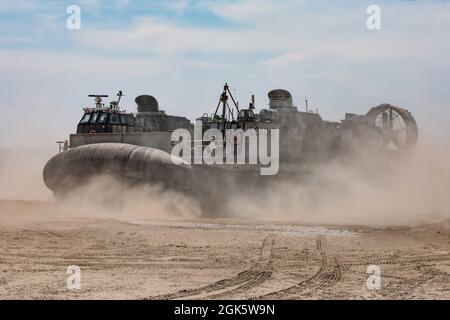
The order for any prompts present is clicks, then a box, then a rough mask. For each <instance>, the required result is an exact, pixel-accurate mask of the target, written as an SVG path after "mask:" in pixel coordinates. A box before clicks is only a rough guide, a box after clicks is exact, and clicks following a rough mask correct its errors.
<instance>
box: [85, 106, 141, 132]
mask: <svg viewBox="0 0 450 320" xmlns="http://www.w3.org/2000/svg"><path fill="white" fill-rule="evenodd" d="M113 132H117V133H122V132H123V133H124V132H136V119H135V117H134V115H133V114H131V113H129V114H126V113H118V112H108V111H93V112H92V111H86V112H85V114H84V115H83V117H82V118H81V120H80V122H79V124H78V127H77V133H113Z"/></svg>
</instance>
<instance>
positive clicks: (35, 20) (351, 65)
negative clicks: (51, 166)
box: [0, 0, 450, 148]
mask: <svg viewBox="0 0 450 320" xmlns="http://www.w3.org/2000/svg"><path fill="white" fill-rule="evenodd" d="M73 4H74V5H78V6H79V7H80V8H81V30H68V29H67V28H66V19H67V17H68V14H67V13H66V8H67V7H68V6H69V5H73ZM369 4H376V5H379V6H380V8H381V19H382V20H381V21H382V24H381V26H382V27H381V30H378V31H370V30H368V29H367V28H366V19H367V17H368V15H367V14H366V8H367V6H368V5H369ZM449 34H450V3H449V2H448V1H441V0H439V1H400V0H397V1H395V0H392V1H363V0H339V1H317V0H315V1H314V0H301V1H299V0H285V1H276V0H241V1H231V0H218V1H208V0H198V1H194V0H173V1H138V0H112V1H106V0H84V1H83V0H79V1H32V0H29V1H25V0H16V1H6V0H0V92H1V96H2V100H3V101H2V105H1V108H2V114H3V117H2V119H3V121H2V126H0V147H12V146H18V147H27V146H29V144H30V137H33V141H34V144H35V145H37V146H46V145H51V146H52V148H53V147H54V142H55V141H56V140H58V139H61V138H65V137H67V136H68V134H69V133H71V132H73V131H74V130H75V127H76V123H77V122H78V120H79V118H80V117H81V112H82V111H81V108H82V107H84V106H87V105H89V104H90V103H91V101H90V99H89V98H88V97H87V95H88V94H90V93H104V94H110V95H112V94H115V92H117V90H123V91H124V93H125V94H126V97H125V98H124V100H123V102H124V107H125V108H126V109H127V110H130V111H134V110H135V105H134V97H135V96H137V95H139V94H143V93H147V94H152V95H154V96H155V97H156V98H157V99H158V100H159V101H160V104H161V105H162V107H163V109H165V110H166V112H167V113H170V114H183V115H186V116H188V117H189V118H190V119H194V118H195V117H196V116H199V115H201V114H202V113H204V112H212V111H213V109H214V107H215V105H216V101H217V97H218V95H219V93H220V91H221V86H222V85H223V84H224V83H225V82H229V83H230V84H231V87H232V88H233V90H234V92H235V95H236V96H237V97H238V99H239V100H240V103H241V105H242V104H246V103H247V102H248V100H249V98H250V95H251V94H252V93H254V94H256V99H257V100H256V101H257V106H258V108H263V107H265V106H266V105H267V98H266V94H267V92H268V91H269V90H270V89H272V88H279V87H281V88H286V89H288V90H290V91H291V92H292V94H293V96H294V102H295V103H296V104H297V105H298V106H299V107H300V108H302V107H303V105H304V97H305V96H307V97H308V99H309V101H310V103H311V104H312V105H313V107H317V108H319V111H320V113H321V115H322V117H323V118H325V119H330V120H339V119H341V118H343V116H344V114H345V112H355V113H365V112H366V111H367V110H368V109H369V108H370V107H372V106H375V105H377V104H379V103H382V102H390V103H393V104H397V105H400V106H404V107H406V108H408V109H410V110H411V111H412V112H413V113H414V115H415V116H416V118H417V120H418V123H419V126H420V127H421V129H422V132H423V133H425V134H429V135H430V136H431V135H435V134H437V133H440V134H442V136H443V137H448V136H449V135H448V134H449V133H450V130H449V129H448V128H447V127H448V123H450V116H449V107H450V106H449V104H450V86H449V83H450V41H449V40H450V36H449ZM18 119H20V121H17V122H16V120H18ZM18 127H19V128H18Z"/></svg>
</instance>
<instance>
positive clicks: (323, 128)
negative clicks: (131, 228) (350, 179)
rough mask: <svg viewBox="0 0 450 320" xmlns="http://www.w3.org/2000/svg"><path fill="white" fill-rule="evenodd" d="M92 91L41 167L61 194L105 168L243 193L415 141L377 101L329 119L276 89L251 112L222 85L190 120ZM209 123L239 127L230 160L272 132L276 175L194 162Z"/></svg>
mask: <svg viewBox="0 0 450 320" xmlns="http://www.w3.org/2000/svg"><path fill="white" fill-rule="evenodd" d="M91 97H94V98H95V107H93V108H84V109H83V110H84V114H83V116H82V118H81V120H80V122H79V123H78V126H77V132H76V133H75V134H71V135H70V139H69V140H70V141H69V142H68V143H67V142H66V143H65V144H64V147H63V148H62V149H63V150H61V151H62V152H60V153H58V154H56V155H55V156H54V157H52V158H51V159H50V160H49V161H48V162H47V164H46V165H45V168H44V172H43V176H44V182H45V184H46V186H47V187H48V188H49V189H50V190H52V191H53V192H54V193H55V194H61V195H62V194H66V193H68V192H70V191H71V190H72V189H73V188H75V187H78V186H82V185H83V184H84V183H87V181H88V180H89V179H92V177H95V176H96V175H101V174H108V175H112V176H114V177H116V178H118V179H120V180H122V181H124V182H126V183H149V184H157V185H160V186H162V187H165V188H170V189H174V190H179V191H183V192H187V193H189V194H191V195H194V196H195V197H199V198H200V199H201V200H204V201H208V199H210V198H212V197H214V196H215V195H217V194H218V193H219V194H223V193H229V192H238V191H239V190H242V189H245V190H247V191H248V190H252V188H255V187H260V186H264V185H267V184H270V183H271V181H274V180H280V179H289V178H292V177H296V176H299V175H301V174H302V172H304V169H305V168H307V167H310V166H311V165H314V166H316V165H319V164H321V163H326V162H327V161H331V160H333V159H336V158H345V157H353V156H355V155H356V154H358V153H364V154H366V155H373V156H377V157H380V156H381V157H398V156H400V155H402V154H407V153H409V152H411V151H412V150H413V149H414V147H415V145H416V143H417V139H418V129H417V124H416V122H415V120H414V118H413V116H412V115H411V113H410V112H409V111H408V110H406V109H403V108H400V107H396V106H393V105H390V104H380V105H378V106H376V107H373V108H371V109H370V110H369V112H368V113H367V114H365V115H356V114H351V113H347V114H346V115H345V119H344V120H342V121H340V122H331V121H325V120H323V119H322V117H321V116H320V115H319V114H318V112H317V111H315V112H314V111H312V110H306V111H299V110H298V109H297V107H295V106H294V105H293V101H292V96H291V94H290V93H289V92H288V91H286V90H283V89H276V90H272V91H270V92H269V93H268V98H269V108H268V109H262V110H261V111H260V112H259V113H257V112H256V110H255V101H254V96H252V100H251V102H250V103H249V106H248V108H245V109H244V108H243V109H240V108H239V105H238V103H237V102H236V100H235V99H234V97H233V95H232V94H231V92H230V90H229V87H228V85H227V84H225V86H224V88H223V91H222V93H221V95H220V98H219V101H218V104H217V107H216V109H215V112H214V113H213V114H211V115H208V114H204V115H203V116H201V117H199V118H198V119H196V123H195V125H194V124H192V123H191V122H190V121H189V120H188V119H187V118H185V117H181V116H171V115H167V114H166V113H165V112H164V111H162V110H160V109H159V105H158V101H157V100H156V99H155V98H154V97H152V96H150V95H141V96H138V97H137V98H136V99H135V102H136V104H137V112H136V113H127V112H125V111H121V110H120V107H119V103H120V99H121V97H122V92H121V91H120V92H119V93H118V97H119V99H118V101H112V102H110V104H109V105H106V106H105V104H104V103H102V98H106V97H107V96H105V95H91ZM230 101H231V103H230ZM230 104H231V105H232V107H230ZM177 129H184V132H187V133H189V135H190V137H194V138H192V140H191V141H188V144H189V148H190V152H189V154H188V155H187V154H186V153H184V154H181V155H173V154H172V151H173V148H174V147H176V146H177V144H179V143H182V142H181V141H179V140H177V139H178V138H176V139H174V133H175V132H176V131H177ZM210 129H215V130H216V131H218V132H221V133H223V137H226V136H227V134H226V132H227V130H240V132H243V133H244V135H243V136H241V137H242V139H239V135H238V136H233V139H231V140H230V139H224V141H221V142H222V143H221V144H219V146H220V148H223V152H221V153H220V154H221V155H223V157H224V158H225V157H226V156H228V157H230V150H232V151H231V152H232V155H231V157H234V158H236V160H237V157H238V154H237V151H236V150H241V151H242V150H244V152H245V159H246V160H248V159H249V155H248V152H249V147H248V144H249V143H250V137H249V136H248V135H245V133H246V132H250V131H251V132H253V133H254V134H256V135H257V136H259V135H260V133H261V132H263V131H269V132H270V130H277V131H278V133H279V141H277V142H279V148H278V149H277V150H278V154H277V155H276V156H277V160H279V168H277V171H276V174H275V175H274V176H264V175H261V167H264V166H265V165H266V166H267V164H265V165H263V164H261V163H256V164H255V163H249V162H248V161H247V162H244V163H238V161H235V162H234V163H232V164H230V163H229V162H228V163H227V161H226V160H225V159H224V161H220V162H218V163H213V164H206V162H207V161H204V159H202V160H201V161H200V162H199V161H196V159H195V154H196V151H195V150H196V149H197V151H198V149H199V148H200V154H201V155H203V154H204V152H205V150H206V149H207V148H211V146H213V145H216V144H217V142H218V141H217V140H216V141H214V140H215V138H214V137H213V138H211V137H210V135H208V134H205V133H207V132H208V130H209V131H211V130H210ZM195 130H200V132H201V134H200V138H199V139H200V140H201V141H198V140H199V139H197V137H196V136H195V134H194V131H195ZM205 137H206V138H205ZM208 137H209V138H208ZM196 139H197V140H196ZM183 143H186V141H183ZM230 145H232V146H233V148H231V149H230V148H229V147H230ZM246 146H247V147H246ZM239 147H241V148H239ZM269 147H270V146H269ZM215 148H218V147H217V146H216V147H215ZM216 150H217V149H216ZM221 151H222V150H221ZM213 153H214V152H213ZM272 156H274V155H273V154H272ZM197 160H198V159H197Z"/></svg>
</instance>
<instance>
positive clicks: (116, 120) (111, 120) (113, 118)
mask: <svg viewBox="0 0 450 320" xmlns="http://www.w3.org/2000/svg"><path fill="white" fill-rule="evenodd" d="M109 123H112V124H117V123H119V115H118V114H116V113H111V116H110V117H109Z"/></svg>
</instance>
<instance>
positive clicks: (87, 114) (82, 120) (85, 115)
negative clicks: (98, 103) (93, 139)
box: [80, 113, 91, 123]
mask: <svg viewBox="0 0 450 320" xmlns="http://www.w3.org/2000/svg"><path fill="white" fill-rule="evenodd" d="M90 117H91V114H90V113H85V114H84V116H83V118H81V121H80V123H88V122H89V118H90Z"/></svg>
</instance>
